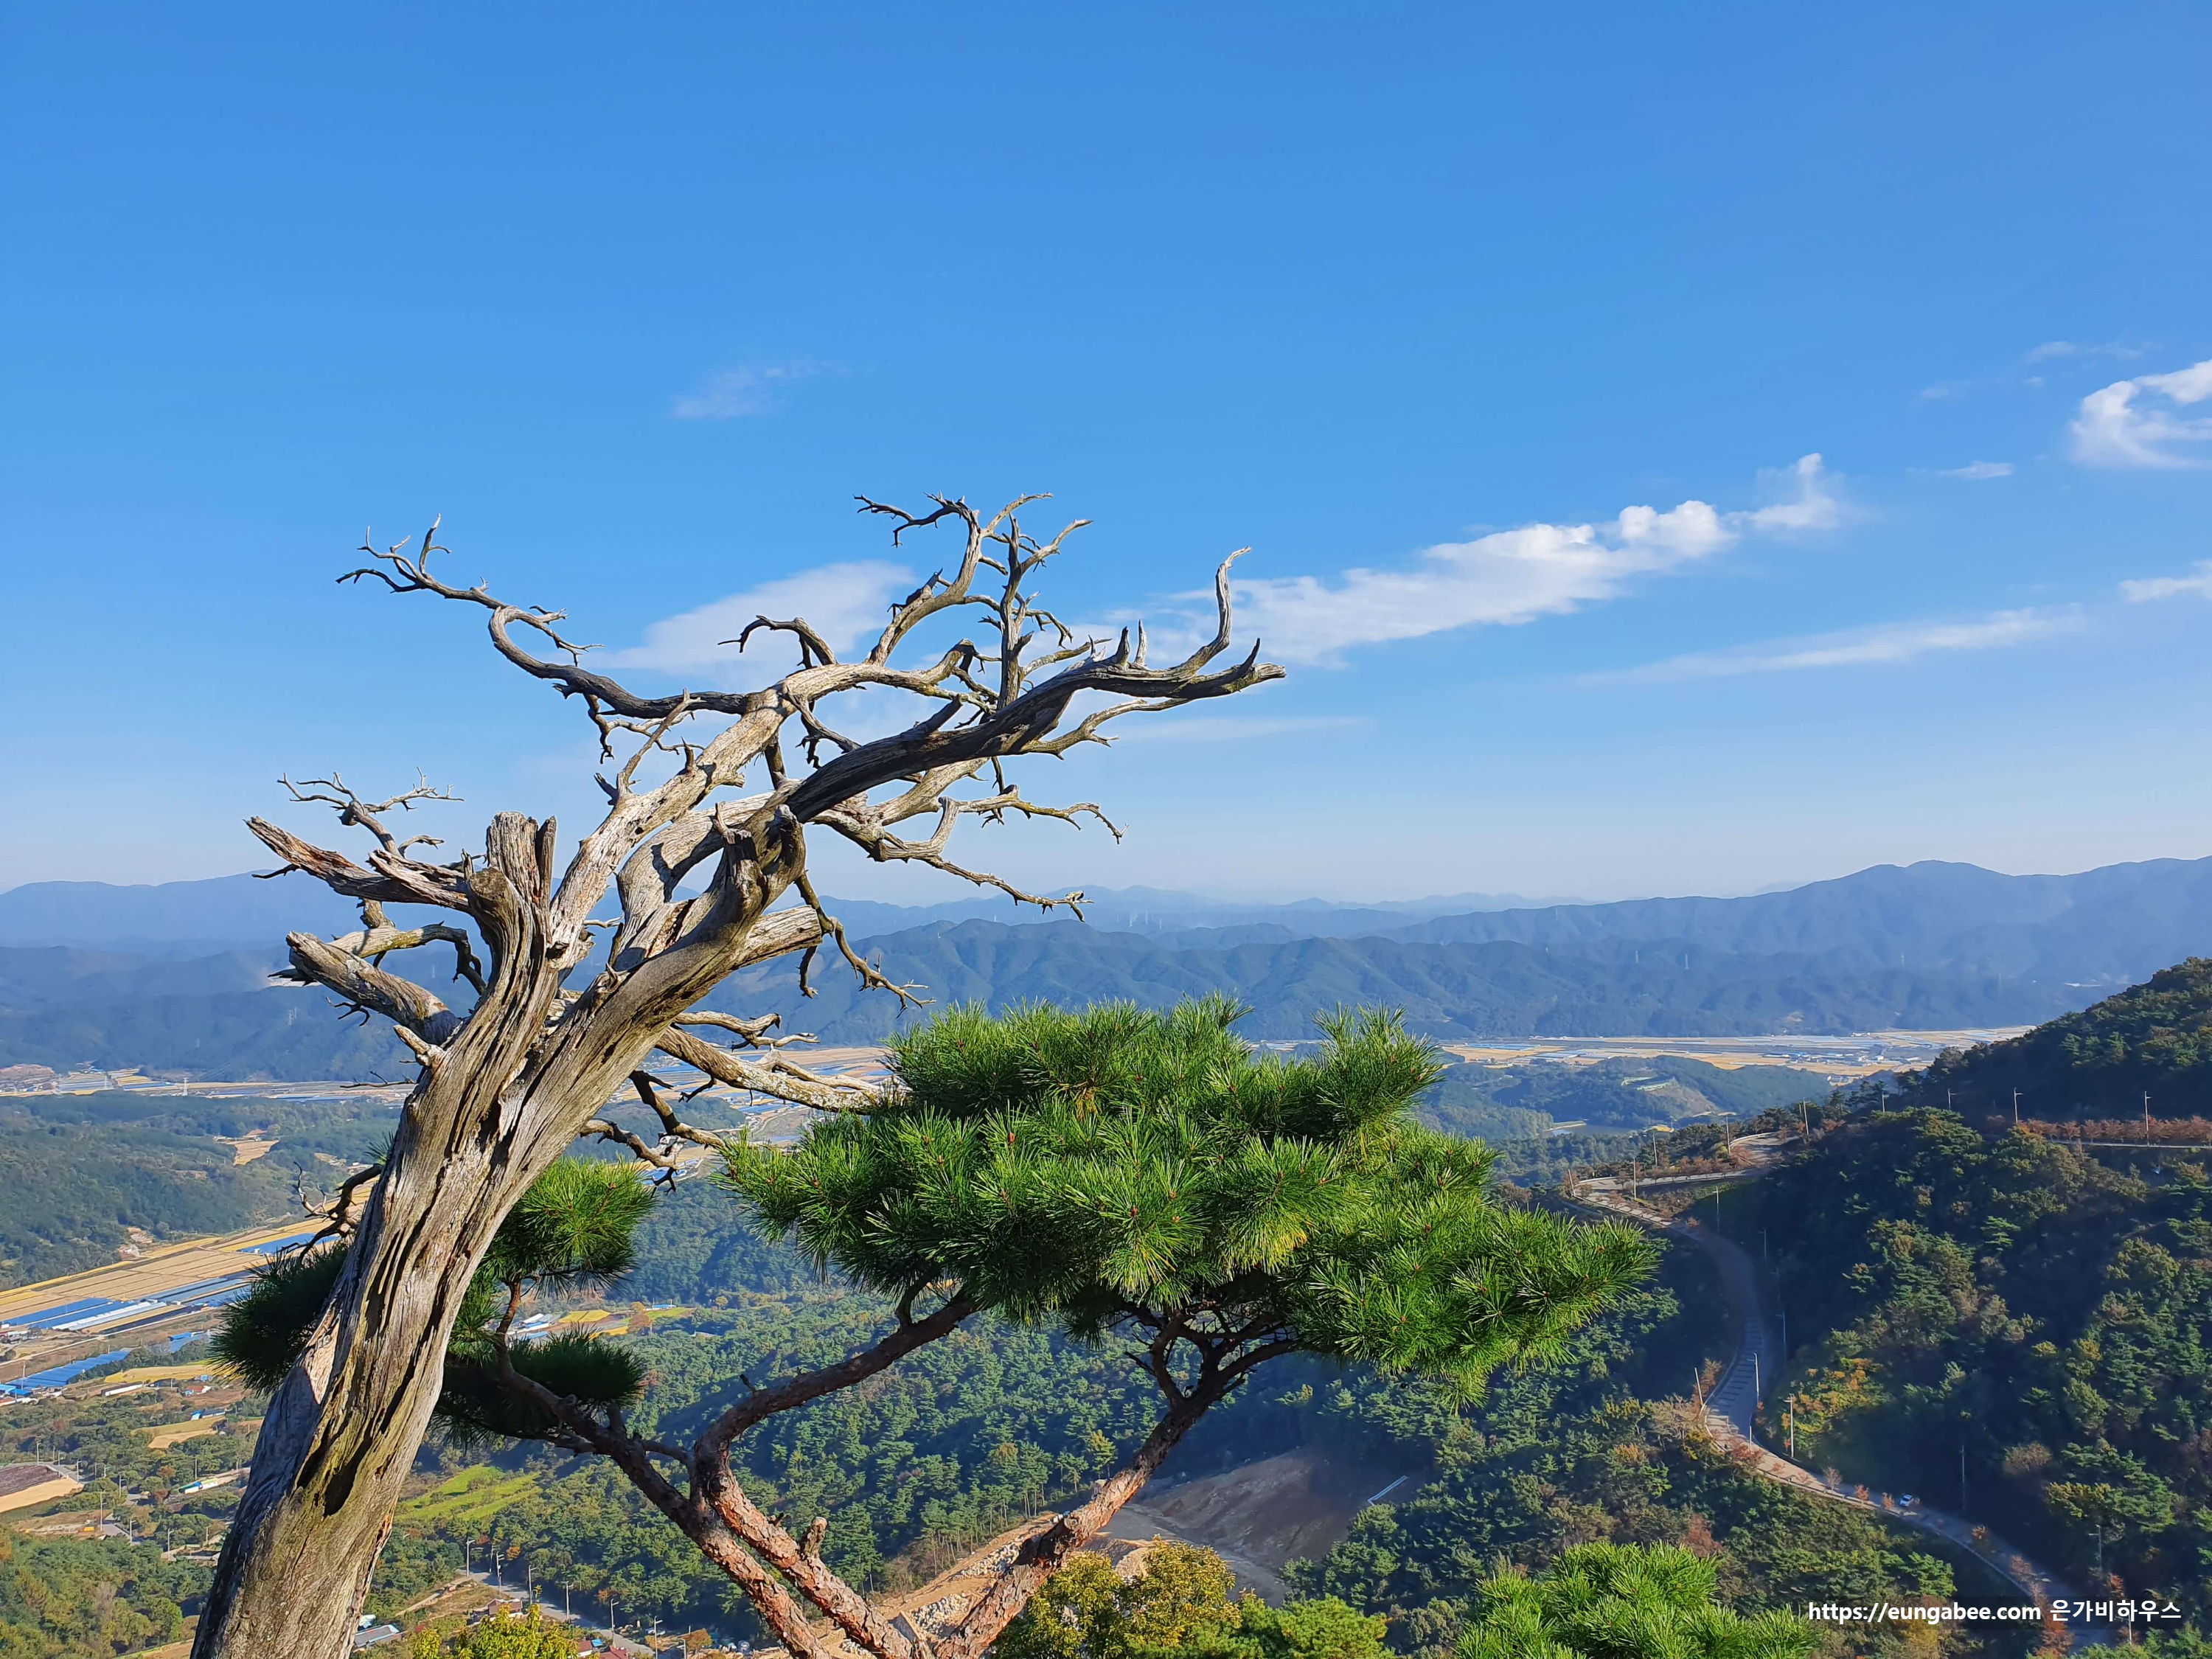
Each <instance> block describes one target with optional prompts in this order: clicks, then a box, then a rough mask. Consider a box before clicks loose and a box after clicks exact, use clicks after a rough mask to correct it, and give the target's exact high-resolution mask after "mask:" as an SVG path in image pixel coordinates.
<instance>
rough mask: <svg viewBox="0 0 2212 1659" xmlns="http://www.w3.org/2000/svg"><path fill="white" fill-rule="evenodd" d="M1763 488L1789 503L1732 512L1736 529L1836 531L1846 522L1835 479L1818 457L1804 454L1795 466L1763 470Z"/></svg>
mask: <svg viewBox="0 0 2212 1659" xmlns="http://www.w3.org/2000/svg"><path fill="white" fill-rule="evenodd" d="M1833 482H1834V480H1833V477H1832V475H1831V474H1830V473H1829V472H1828V471H1827V470H1826V468H1825V467H1824V466H1822V465H1821V463H1820V456H1819V455H1818V454H1812V455H1801V456H1799V457H1798V458H1797V460H1796V465H1791V466H1785V467H1767V468H1762V469H1761V470H1760V471H1759V487H1760V488H1761V489H1764V490H1765V491H1766V492H1767V493H1769V494H1771V495H1784V496H1786V497H1788V499H1787V500H1784V501H1778V502H1776V503H1775V504H1774V505H1772V506H1771V507H1756V508H1754V509H1753V510H1752V511H1751V512H1748V513H1729V515H1728V523H1729V528H1730V529H1734V530H1766V531H1774V530H1833V529H1834V528H1835V527H1836V526H1838V525H1839V524H1841V523H1842V522H1843V521H1844V504H1843V501H1841V500H1840V499H1839V498H1838V496H1837V495H1836V494H1835V491H1834V489H1832V483H1833Z"/></svg>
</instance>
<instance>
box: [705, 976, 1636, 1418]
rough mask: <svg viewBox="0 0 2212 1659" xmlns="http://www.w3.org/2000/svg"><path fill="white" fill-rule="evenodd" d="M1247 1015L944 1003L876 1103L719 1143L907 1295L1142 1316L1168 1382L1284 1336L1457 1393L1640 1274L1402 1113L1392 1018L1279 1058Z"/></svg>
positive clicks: (1101, 1323) (1543, 1346) (738, 1179)
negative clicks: (755, 1140) (954, 1293)
mask: <svg viewBox="0 0 2212 1659" xmlns="http://www.w3.org/2000/svg"><path fill="white" fill-rule="evenodd" d="M1243 1012H1244V1011H1243V1009H1242V1008H1240V1007H1239V1006H1237V1005H1236V1004H1234V1003H1232V1002H1230V1001H1228V1000H1225V999H1220V998H1212V999H1208V1000H1205V1001H1200V1002H1186V1003H1183V1004H1182V1005H1181V1006H1177V1007H1175V1008H1173V1009H1170V1010H1167V1011H1164V1012H1153V1011H1149V1010H1144V1009H1139V1008H1136V1007H1133V1006H1126V1005H1109V1006H1104V1007H1100V1008H1094V1009H1091V1010H1089V1011H1087V1012H1082V1013H1071V1012H1066V1011H1064V1010H1060V1009H1057V1008H1053V1007H1049V1006H1042V1005H1032V1006H1026V1007H1019V1008H1016V1009H1013V1010H1012V1011H1010V1012H1007V1013H1006V1014H1004V1015H1003V1016H1000V1017H997V1018H993V1017H991V1016H988V1015H987V1014H985V1013H984V1012H981V1010H980V1009H976V1008H972V1007H969V1008H960V1009H955V1010H952V1011H951V1012H948V1013H946V1014H945V1015H944V1016H942V1017H940V1018H938V1019H936V1020H934V1021H933V1022H932V1023H931V1024H928V1025H926V1026H924V1027H922V1028H921V1029H920V1030H915V1031H913V1032H911V1033H909V1034H908V1035H906V1036H903V1037H902V1038H900V1039H899V1040H898V1041H897V1042H896V1043H895V1044H894V1046H893V1051H892V1069H893V1072H894V1074H895V1077H896V1085H897V1086H896V1090H895V1091H893V1092H892V1094H891V1096H890V1098H889V1100H888V1101H887V1103H885V1104H884V1105H883V1106H881V1107H880V1108H878V1109H876V1110H875V1111H873V1112H872V1113H870V1114H869V1115H866V1116H857V1115H855V1116H844V1117H838V1118H835V1119H831V1120H829V1121H824V1122H822V1123H819V1124H817V1125H816V1126H815V1127H814V1128H813V1130H812V1132H811V1133H810V1134H809V1135H808V1136H807V1138H806V1139H805V1142H804V1143H803V1144H802V1145H801V1146H799V1150H798V1151H797V1152H795V1153H787V1154H785V1153H777V1152H769V1151H764V1150H756V1149H751V1148H747V1149H743V1150H740V1151H738V1152H732V1154H731V1155H730V1156H729V1159H728V1175H727V1180H728V1182H729V1183H730V1184H731V1185H732V1187H733V1188H735V1189H736V1190H737V1191H738V1193H740V1194H742V1195H743V1196H744V1199H745V1200H747V1202H748V1203H749V1204H750V1206H751V1208H752V1210H753V1212H754V1213H755V1215H756V1216H757V1218H758V1219H759V1220H760V1221H761V1222H762V1223H763V1225H766V1226H768V1227H769V1228H772V1229H774V1230H775V1231H778V1232H780V1233H783V1234H786V1235H787V1236H789V1237H793V1238H794V1239H795V1240H797V1241H798V1242H799V1243H801V1244H802V1245H803V1246H804V1247H805V1248H806V1249H809V1250H810V1251H811V1252H812V1253H813V1254H814V1255H815V1256H816V1258H817V1260H818V1261H821V1262H823V1264H825V1265H827V1266H829V1267H835V1268H836V1270H837V1271H839V1272H841V1273H844V1274H846V1275H848V1276H849V1277H851V1278H853V1279H857V1280H859V1281H860V1282H861V1283H863V1284H866V1285H871V1286H872V1287H874V1288H876V1289H878V1290H880V1291H885V1292H887V1293H890V1294H892V1295H895V1296H897V1297H901V1298H902V1299H904V1300H905V1301H907V1302H908V1304H910V1303H911V1300H912V1298H913V1297H915V1295H916V1293H917V1292H918V1291H919V1290H920V1289H921V1287H922V1286H924V1285H929V1284H931V1283H933V1282H939V1281H945V1280H951V1281H957V1285H958V1286H959V1287H960V1291H961V1293H963V1295H964V1296H965V1297H966V1298H967V1299H968V1300H969V1301H971V1302H973V1303H975V1304H977V1305H979V1306H981V1307H983V1308H987V1309H990V1310H994V1311H995V1312H998V1313H1000V1314H1001V1315H1004V1316H1008V1317H1012V1318H1017V1319H1022V1320H1027V1321H1034V1320H1039V1319H1046V1318H1051V1319H1056V1320H1059V1321H1060V1322H1064V1323H1065V1324H1066V1327H1067V1328H1069V1329H1070V1330H1071V1331H1073V1332H1074V1333H1075V1334H1079V1335H1082V1336H1085V1337H1091V1338H1096V1337H1098V1336H1101V1335H1103V1334H1105V1333H1106V1332H1107V1331H1109V1330H1110V1329H1115V1328H1135V1329H1137V1330H1139V1331H1141V1332H1142V1333H1144V1334H1146V1336H1147V1337H1149V1338H1150V1339H1151V1342H1150V1348H1149V1352H1151V1354H1152V1358H1153V1360H1154V1361H1155V1362H1156V1363H1155V1364H1154V1370H1155V1374H1156V1376H1161V1377H1162V1378H1163V1379H1165V1378H1167V1377H1169V1376H1173V1377H1174V1378H1175V1379H1176V1388H1177V1390H1178V1392H1181V1391H1183V1390H1185V1389H1186V1388H1187V1387H1191V1386H1198V1385H1199V1384H1200V1383H1202V1382H1204V1381H1210V1380H1212V1379H1213V1378H1215V1377H1217V1376H1221V1374H1223V1373H1231V1374H1232V1375H1233V1376H1242V1375H1243V1374H1244V1372H1246V1371H1247V1370H1249V1369H1250V1367H1251V1365H1252V1364H1256V1363H1258V1361H1259V1360H1261V1359H1263V1358H1272V1357H1273V1355H1275V1354H1277V1353H1284V1352H1293V1351H1297V1352H1308V1353H1313V1354H1320V1355H1324V1356H1327V1357H1329V1358H1337V1359H1343V1360H1348V1361H1358V1362H1364V1363H1366V1364H1374V1365H1376V1366H1379V1367H1381V1368H1383V1369H1385V1370H1421V1371H1424V1372H1427V1373H1430V1374H1432V1375H1435V1376H1441V1377H1443V1378H1445V1379H1448V1380H1449V1381H1450V1382H1452V1383H1456V1384H1458V1385H1460V1386H1462V1387H1463V1388H1467V1389H1474V1388H1475V1387H1477V1386H1479V1385H1480V1383H1481V1381H1482V1379H1483V1377H1484V1376H1486V1374H1487V1373H1488V1372H1489V1371H1490V1370H1492V1368H1493V1367H1495V1366H1496V1365H1498V1364H1500V1363H1502V1362H1504V1361H1506V1360H1510V1359H1516V1358H1542V1357H1544V1356H1546V1355H1547V1353H1549V1352H1551V1351H1552V1350H1553V1347H1554V1346H1555V1345H1556V1344H1557V1343H1558V1342H1559V1340H1560V1338H1561V1337H1563V1336H1564V1335H1565V1334H1566V1333H1567V1332H1569V1331H1571V1330H1572V1329H1573V1328H1575V1327H1577V1325H1580V1324H1581V1323H1582V1322H1584V1321H1585V1320H1587V1319H1588V1318H1589V1317H1590V1316H1591V1315H1592V1314H1593V1313H1595V1312H1596V1311H1597V1310H1599V1309H1600V1308H1601V1307H1602V1306H1604V1305H1605V1304H1606V1303H1607V1301H1608V1300H1609V1299H1610V1297H1612V1295H1613V1293H1614V1292H1615V1291H1618V1290H1620V1288H1622V1287H1623V1286H1625V1285H1628V1284H1629V1283H1631V1282H1632V1281H1633V1280H1634V1279H1637V1278H1638V1277H1640V1276H1641V1275H1642V1274H1643V1273H1645V1272H1646V1271H1648V1269H1649V1267H1650V1262H1651V1261H1652V1257H1653V1249H1652V1246H1651V1244H1650V1242H1649V1240H1648V1239H1646V1238H1645V1237H1644V1235H1643V1234H1641V1233H1640V1232H1638V1231H1636V1230H1634V1229H1632V1228H1630V1227H1627V1226H1625V1225H1603V1226H1589V1225H1579V1224H1577V1223H1575V1222H1572V1221H1570V1220H1568V1219H1566V1218H1563V1217H1560V1216H1556V1215H1553V1214H1550V1213H1547V1212H1544V1211H1541V1210H1538V1209H1534V1208H1528V1207H1516V1206H1505V1205H1504V1204H1501V1203H1499V1202H1498V1200H1497V1199H1496V1198H1495V1197H1494V1196H1493V1194H1492V1189H1491V1187H1490V1172H1491V1167H1492V1162H1493V1159H1492V1154H1491V1153H1490V1152H1488V1151H1487V1150H1486V1149H1485V1148H1484V1147H1482V1146H1479V1145H1477V1144H1475V1143H1474V1142H1471V1141H1466V1140H1462V1139H1457V1138H1455V1137H1453V1136H1449V1135H1444V1134H1440V1133H1436V1132H1435V1131H1433V1130H1430V1129H1427V1128H1425V1127H1422V1126H1421V1125H1420V1124H1419V1123H1417V1122H1416V1121H1414V1120H1413V1116H1412V1114H1411V1107H1412V1105H1413V1102H1414V1100H1415V1099H1416V1098H1417V1097H1419V1094H1420V1092H1421V1091H1423V1090H1424V1089H1425V1088H1426V1087H1427V1086H1428V1085H1430V1084H1431V1083H1432V1082H1433V1081H1434V1080H1435V1079H1436V1077H1437V1073H1438V1071H1439V1070H1440V1069H1441V1066H1440V1064H1439V1061H1438V1060H1437V1054H1436V1053H1435V1051H1434V1049H1432V1048H1431V1047H1430V1046H1429V1045H1428V1044H1426V1043H1425V1042H1421V1041H1419V1040H1418V1039H1416V1038H1414V1037H1412V1036H1408V1035H1407V1032H1406V1031H1405V1030H1404V1028H1403V1026H1402V1025H1401V1023H1400V1022H1399V1021H1398V1020H1397V1019H1396V1018H1394V1017H1391V1016H1389V1015H1384V1014H1379V1013H1371V1012H1370V1013H1361V1014H1353V1013H1350V1012H1338V1013H1336V1014H1334V1015H1333V1016H1330V1017H1328V1018H1324V1019H1323V1020H1322V1022H1321V1024H1322V1030H1323V1031H1324V1033H1325V1036H1326V1041H1325V1042H1324V1043H1323V1045H1322V1048H1321V1051H1320V1053H1319V1054H1318V1055H1317V1056H1316V1057H1314V1058H1310V1059H1308V1058H1300V1059H1295V1060H1285V1059H1283V1058H1280V1057H1278V1056H1275V1055H1271V1054H1259V1053H1255V1052H1254V1051H1252V1050H1251V1049H1249V1048H1247V1047H1246V1046H1245V1044H1243V1042H1240V1041H1239V1040H1238V1039H1237V1036H1235V1035H1234V1032H1233V1030H1232V1027H1233V1025H1234V1023H1235V1021H1236V1020H1237V1018H1238V1017H1239V1016H1240V1015H1241V1014H1242V1013H1243ZM1224 1380H1227V1379H1226V1378H1225V1379H1224Z"/></svg>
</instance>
